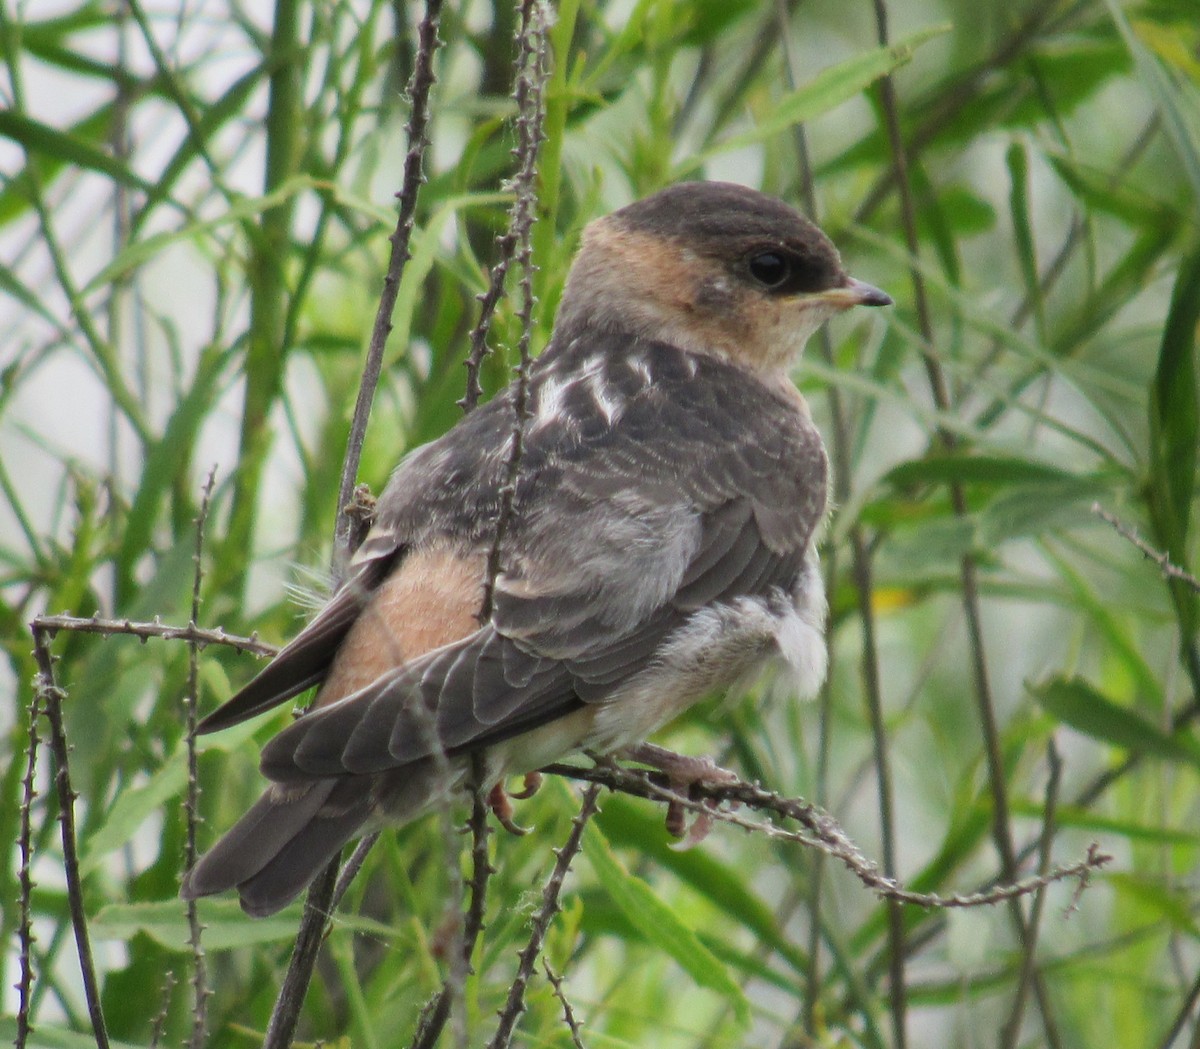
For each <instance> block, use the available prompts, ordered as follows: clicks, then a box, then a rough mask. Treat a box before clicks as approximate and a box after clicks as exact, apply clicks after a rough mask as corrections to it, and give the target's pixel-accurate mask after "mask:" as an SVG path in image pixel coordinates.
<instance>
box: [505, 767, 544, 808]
mask: <svg viewBox="0 0 1200 1049" xmlns="http://www.w3.org/2000/svg"><path fill="white" fill-rule="evenodd" d="M541 785H542V774H541V773H540V772H526V773H525V779H524V784H523V786H522V787H521V789H520V790H510V791H509V792H508V796H509V797H510V798H516V800H517V801H524V800H525V799H526V798H532V797H533V796H534V795H535V794H536V793H537V792H538V790H539V788H540V787H541Z"/></svg>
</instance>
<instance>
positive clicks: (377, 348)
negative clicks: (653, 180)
mask: <svg viewBox="0 0 1200 1049" xmlns="http://www.w3.org/2000/svg"><path fill="white" fill-rule="evenodd" d="M441 13H442V0H425V16H424V18H423V19H422V20H421V24H420V26H419V27H418V29H417V53H416V58H415V60H414V64H413V75H412V79H411V80H410V81H409V85H408V94H409V99H410V102H411V105H412V109H411V112H410V115H409V121H408V152H407V154H406V155H405V158H404V178H403V181H402V183H401V189H400V192H399V194H398V197H399V199H400V213H399V216H398V217H397V221H396V229H395V230H394V231H393V233H392V235H391V237H390V238H389V239H390V241H391V245H392V251H391V255H390V257H389V260H388V268H387V273H386V275H385V276H384V281H383V292H382V294H381V295H380V301H379V309H378V310H377V311H376V314H375V325H374V327H373V328H372V330H371V341H370V344H369V346H368V349H367V360H366V363H365V364H364V366H363V375H362V380H361V381H360V383H359V389H358V399H357V401H356V403H355V406H354V417H353V421H352V422H351V426H350V435H349V438H348V439H347V444H346V457H345V459H344V460H343V463H342V477H341V483H340V485H339V488H338V516H337V521H336V523H335V525H334V538H333V565H332V567H333V575H334V577H335V579H340V578H341V577H342V575H343V574H344V571H345V566H346V564H347V562H348V561H349V559H350V554H351V543H352V541H353V539H354V537H355V536H358V537H360V538H361V532H362V529H361V523H362V516H361V513H360V512H359V510H358V509H357V503H359V502H361V499H360V500H358V501H357V502H356V500H354V498H353V496H354V493H355V479H356V478H357V476H358V466H359V462H360V460H361V458H362V447H363V441H364V439H365V437H366V432H367V422H368V420H369V418H370V415H371V405H372V403H373V402H374V399H375V389H376V387H377V386H378V385H379V376H380V374H381V372H382V370H383V351H384V347H385V345H386V343H387V337H388V333H389V332H390V331H391V329H392V311H393V309H394V307H395V304H396V296H397V294H398V293H399V290H400V277H401V274H402V273H403V271H404V264H405V263H406V262H407V261H408V258H409V251H408V245H409V241H410V239H411V237H412V227H413V218H414V216H415V214H416V207H417V192H418V189H419V188H420V185H421V182H422V181H424V175H423V174H422V170H421V168H422V162H423V159H424V155H425V147H426V145H427V144H428V138H427V135H426V129H427V126H428V123H429V92H430V89H431V88H432V87H433V83H434V80H435V79H436V78H435V76H434V72H433V56H434V53H435V52H436V51H437V49H438V46H439V45H440V43H441V41H440V40H439V39H438V25H439V22H440V20H441ZM374 840H375V839H374V838H371V839H369V843H368V844H365V845H362V844H360V846H359V849H360V850H362V852H361V857H360V858H359V860H358V863H359V864H361V862H362V858H365V856H366V851H367V850H369V849H370V846H371V844H373V843H374ZM356 855H358V852H357V851H356ZM340 866H341V857H340V856H335V857H334V858H333V859H332V860H331V861H330V863H329V866H327V867H326V868H325V870H324V871H323V872H322V874H321V875H320V876H319V877H318V878H317V879H316V880H315V881H314V882H313V883H312V885H311V886H310V887H309V890H308V895H307V896H306V897H305V903H304V916H303V917H302V918H301V919H300V929H299V931H298V935H297V940H296V947H295V949H294V950H293V951H292V957H291V960H290V961H289V963H288V971H287V975H286V976H285V977H284V982H283V986H282V987H281V988H280V991H279V997H278V998H277V999H276V1000H275V1007H274V1009H273V1010H272V1013H271V1020H270V1023H269V1025H268V1027H267V1037H266V1039H265V1041H264V1042H263V1047H264V1049H285V1047H286V1046H288V1045H289V1044H290V1043H291V1038H292V1035H293V1033H294V1032H295V1029H296V1023H297V1021H298V1020H299V1016H300V1009H301V1007H302V1006H303V1004H304V998H305V995H306V994H307V992H308V985H309V983H310V981H311V980H312V973H313V969H314V967H315V966H316V963H317V954H318V953H319V951H320V947H321V943H322V942H323V940H324V934H325V926H326V923H327V922H328V920H329V914H330V905H331V903H332V901H333V896H334V892H335V890H336V889H337V887H338V869H339V867H340ZM355 872H357V867H356V868H355ZM348 885H349V880H346V881H345V882H344V884H343V888H342V892H343V893H344V892H345V887H346V886H348Z"/></svg>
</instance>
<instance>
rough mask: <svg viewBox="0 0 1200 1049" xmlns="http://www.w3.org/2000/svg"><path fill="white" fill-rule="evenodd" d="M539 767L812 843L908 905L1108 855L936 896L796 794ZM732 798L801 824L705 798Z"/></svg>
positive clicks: (991, 894)
mask: <svg viewBox="0 0 1200 1049" xmlns="http://www.w3.org/2000/svg"><path fill="white" fill-rule="evenodd" d="M542 771H543V772H549V773H553V774H554V775H556V776H566V777H569V778H571V779H581V780H586V781H588V782H590V783H598V784H600V785H601V786H604V787H607V788H608V789H609V790H614V791H619V792H620V793H622V794H631V795H633V796H635V797H640V798H647V799H650V800H652V801H662V802H667V803H673V804H676V805H680V806H682V807H683V808H685V809H688V810H690V811H692V812H696V813H700V814H706V815H708V816H710V817H712V818H713V819H717V820H721V821H722V822H725V823H731V824H733V825H734V826H735V827H741V828H742V829H743V830H748V831H752V832H755V833H759V834H766V835H767V836H768V837H771V838H778V839H781V840H784V841H795V842H798V843H800V844H802V845H808V846H812V847H813V848H817V849H820V850H821V851H822V852H824V853H826V854H827V855H829V856H832V857H833V858H834V859H837V860H839V861H841V863H842V864H844V865H845V866H846V867H847V868H848V869H849V870H850V872H851V873H852V874H854V875H855V877H857V878H858V879H859V881H861V882H862V883H863V884H864V885H865V886H866V887H867V888H868V889H870V890H871V891H872V892H874V893H875V894H876V895H877V896H879V897H881V898H882V899H888V900H896V901H898V902H900V903H907V904H912V905H913V906H915V907H924V908H938V909H941V908H947V907H982V906H986V905H989V904H996V903H1003V902H1005V901H1008V900H1014V899H1017V898H1019V897H1022V896H1028V895H1029V894H1030V893H1033V892H1037V891H1038V889H1040V888H1042V887H1044V886H1046V885H1050V884H1052V883H1054V882H1058V881H1063V880H1065V879H1067V878H1079V879H1081V880H1086V879H1087V877H1088V876H1089V875H1090V873H1091V872H1092V871H1093V870H1096V869H1098V868H1101V867H1103V866H1104V865H1105V864H1107V863H1108V862H1109V861H1110V860H1111V859H1112V857H1111V856H1108V855H1106V854H1105V853H1102V852H1101V851H1100V849H1099V847H1098V846H1097V845H1096V844H1095V843H1093V844H1092V845H1091V846H1089V848H1088V851H1087V855H1086V856H1085V857H1084V859H1082V860H1080V861H1078V862H1077V863H1072V864H1069V865H1067V866H1062V867H1055V868H1054V869H1052V870H1050V871H1047V872H1046V874H1045V875H1044V876H1038V877H1033V878H1026V879H1024V880H1022V881H1015V882H1011V883H1007V884H1004V885H999V886H996V887H994V888H991V889H988V890H987V891H985V892H977V893H970V894H968V895H957V894H956V895H952V896H941V895H938V894H937V893H921V892H912V891H910V890H908V889H905V888H904V887H903V886H902V885H901V884H900V883H899V882H897V881H896V880H895V879H894V878H889V877H887V876H886V875H885V874H883V873H882V872H881V871H880V870H879V867H878V866H877V865H876V864H875V863H873V862H872V861H871V860H869V859H867V858H866V856H864V855H863V853H862V851H861V850H860V849H859V848H858V846H856V845H855V844H854V842H853V841H851V840H850V839H849V838H848V837H847V836H846V832H845V831H843V830H842V828H841V827H840V826H839V825H838V823H837V821H836V820H834V818H833V817H832V816H830V815H829V814H828V813H827V812H823V811H821V809H819V808H818V807H817V806H816V805H813V804H811V803H810V802H807V801H803V800H802V799H799V798H785V797H783V796H782V795H779V794H775V793H773V792H771V791H768V790H764V789H763V788H762V787H759V786H757V785H755V784H753V783H746V782H744V781H739V782H736V783H730V784H719V785H708V784H703V783H700V784H696V785H695V786H694V787H692V790H691V794H690V796H688V795H683V794H679V793H678V792H676V791H674V790H672V789H671V787H670V786H669V784H668V781H667V778H666V777H665V776H664V775H662V774H660V773H651V772H647V771H644V770H640V769H638V770H635V769H628V768H623V767H621V766H615V765H614V766H609V765H597V766H595V767H593V768H584V767H582V766H577V765H566V764H562V763H556V764H553V765H547V766H546V767H545V768H544V769H542ZM708 801H717V802H722V801H723V802H736V803H737V804H740V805H743V806H745V807H746V808H749V809H753V810H755V811H758V812H766V813H772V814H774V815H776V816H781V817H783V818H785V819H790V820H794V821H795V822H797V823H799V824H800V825H801V827H802V828H803V829H802V830H800V831H791V830H786V829H785V828H783V827H778V826H775V825H774V824H772V823H762V822H759V821H756V820H750V819H746V818H745V817H742V816H739V815H737V814H736V813H734V812H729V811H727V810H724V809H714V808H711V807H710V806H709V805H708V804H706V802H708Z"/></svg>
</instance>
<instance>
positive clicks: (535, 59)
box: [468, 0, 549, 623]
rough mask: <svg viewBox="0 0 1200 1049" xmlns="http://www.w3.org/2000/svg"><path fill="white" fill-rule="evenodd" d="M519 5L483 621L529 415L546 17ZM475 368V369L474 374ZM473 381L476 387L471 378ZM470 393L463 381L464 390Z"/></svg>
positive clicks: (529, 2)
mask: <svg viewBox="0 0 1200 1049" xmlns="http://www.w3.org/2000/svg"><path fill="white" fill-rule="evenodd" d="M520 10H521V19H520V27H519V29H518V33H517V49H518V50H517V84H516V89H515V90H514V92H513V96H514V97H515V98H516V101H517V122H516V123H517V148H516V150H514V153H515V155H516V157H517V159H518V161H519V162H520V166H519V168H518V170H517V174H516V177H515V178H514V179H513V186H514V188H515V189H516V193H517V199H516V201H515V202H514V203H513V207H512V215H511V219H510V222H509V234H510V235H511V236H512V237H513V238H514V239H515V243H516V245H517V261H518V262H519V263H520V266H521V310H520V316H521V338H520V343H519V352H520V357H521V362H520V364H519V365H518V366H517V388H516V392H515V394H514V397H513V424H512V433H511V436H510V438H509V442H510V444H509V452H508V460H507V462H506V463H505V466H504V483H503V484H502V485H501V488H500V511H499V513H498V515H497V517H496V534H495V537H494V538H493V540H492V548H491V550H490V551H489V552H488V559H487V580H486V582H485V584H484V589H483V605H482V607H481V608H480V611H479V619H480V621H481V622H485V623H486V622H487V621H488V620H489V619H490V618H491V615H492V601H493V598H494V595H495V590H496V577H497V576H498V575H499V574H500V572H501V570H502V568H503V565H502V564H501V550H502V549H503V545H504V536H505V534H506V533H507V531H508V525H509V523H510V521H511V520H512V514H513V504H514V502H515V500H516V491H517V477H518V474H519V473H520V469H521V457H522V455H523V453H524V448H525V420H526V419H527V418H528V415H529V410H528V400H529V367H530V363H531V359H530V355H529V349H530V343H531V341H532V338H533V307H534V297H533V246H532V241H531V238H530V233H531V230H532V229H533V223H534V219H535V218H536V214H537V157H538V147H539V146H540V145H541V143H542V139H543V137H544V133H543V131H542V118H543V116H544V108H543V104H542V98H543V91H544V89H545V86H546V28H547V22H548V17H549V16H548V13H547V11H546V9H545V7H544V5H543V3H542V0H521V4H520ZM497 265H499V263H498V264H497ZM501 279H503V278H501ZM477 372H478V368H476V373H475V374H476V376H477ZM475 385H476V386H478V379H477V377H476V380H475ZM470 393H471V390H470V384H469V383H468V394H469V395H470Z"/></svg>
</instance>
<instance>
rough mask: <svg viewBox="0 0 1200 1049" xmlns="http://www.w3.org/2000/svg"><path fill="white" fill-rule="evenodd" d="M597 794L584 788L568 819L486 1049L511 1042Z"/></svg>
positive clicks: (502, 1048)
mask: <svg viewBox="0 0 1200 1049" xmlns="http://www.w3.org/2000/svg"><path fill="white" fill-rule="evenodd" d="M599 794H600V785H599V784H598V783H593V784H592V785H591V786H590V787H588V788H587V790H585V791H584V793H583V804H582V805H581V806H580V808H579V813H578V815H576V817H575V818H574V819H573V820H572V821H571V833H570V834H569V835H568V836H567V840H566V842H565V844H564V845H563V847H562V848H561V849H557V850H556V854H557V857H558V859H557V860H556V861H555V864H554V870H553V871H551V872H550V878H549V879H548V880H547V882H546V887H545V888H544V889H543V890H542V905H541V907H539V908H538V911H537V913H536V914H535V915H534V916H533V922H532V929H531V930H530V933H529V941H528V942H527V943H526V944H525V946H524V947H523V948H522V949H521V952H520V954H519V955H518V958H519V959H520V961H519V962H518V964H517V975H516V977H515V979H514V980H513V982H512V985H511V986H510V987H509V989H508V999H507V1001H505V1003H504V1008H503V1009H501V1010H500V1024H499V1026H498V1027H497V1028H496V1033H495V1035H493V1036H492V1040H491V1041H490V1042H489V1043H488V1049H508V1046H509V1045H510V1044H511V1043H512V1036H513V1031H514V1030H515V1029H516V1026H517V1021H518V1020H519V1019H520V1018H521V1014H522V1013H523V1012H525V988H526V987H527V986H528V984H529V978H530V976H532V975H533V967H534V965H535V964H536V963H537V959H538V955H539V954H540V953H541V950H542V943H543V942H544V941H545V939H546V932H547V930H548V929H549V928H550V922H551V921H552V920H553V919H554V916H555V915H556V914H557V913H558V912H559V911H560V910H561V909H562V904H561V903H559V897H560V895H561V894H562V887H563V882H564V881H565V880H566V877H567V872H568V871H569V870H570V869H571V863H572V861H573V860H574V859H575V857H576V856H577V855H578V853H579V848H580V846H581V845H582V844H583V831H584V828H585V827H586V826H587V823H588V820H590V819H591V818H592V815H593V813H595V811H596V799H597V797H598V796H599Z"/></svg>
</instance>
